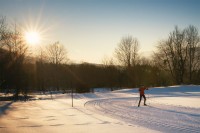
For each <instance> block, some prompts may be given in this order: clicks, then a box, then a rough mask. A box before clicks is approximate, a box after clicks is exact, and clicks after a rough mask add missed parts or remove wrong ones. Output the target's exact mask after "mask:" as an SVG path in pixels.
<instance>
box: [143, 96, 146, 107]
mask: <svg viewBox="0 0 200 133" xmlns="http://www.w3.org/2000/svg"><path fill="white" fill-rule="evenodd" d="M143 97H144V105H146V96H145V95H143Z"/></svg>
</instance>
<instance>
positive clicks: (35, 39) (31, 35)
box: [25, 31, 40, 45]
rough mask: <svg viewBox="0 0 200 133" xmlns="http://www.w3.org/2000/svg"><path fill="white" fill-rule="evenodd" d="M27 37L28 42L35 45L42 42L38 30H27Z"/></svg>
mask: <svg viewBox="0 0 200 133" xmlns="http://www.w3.org/2000/svg"><path fill="white" fill-rule="evenodd" d="M25 39H26V41H27V43H29V44H34V45H35V44H38V43H39V42H40V35H39V33H38V32H34V31H31V32H26V33H25Z"/></svg>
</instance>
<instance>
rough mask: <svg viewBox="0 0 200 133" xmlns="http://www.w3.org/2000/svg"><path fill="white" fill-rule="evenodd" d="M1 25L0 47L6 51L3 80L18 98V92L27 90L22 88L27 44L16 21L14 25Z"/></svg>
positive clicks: (2, 22)
mask: <svg viewBox="0 0 200 133" xmlns="http://www.w3.org/2000/svg"><path fill="white" fill-rule="evenodd" d="M1 24H3V25H4V24H6V22H5V21H1ZM1 27H3V30H1V33H0V34H1V48H2V49H4V50H5V51H6V53H7V55H6V62H4V65H5V69H4V74H5V82H6V83H7V84H8V85H9V86H11V88H14V89H15V94H14V95H15V98H18V95H19V93H20V92H22V91H24V92H27V90H25V89H24V88H23V87H24V86H23V84H25V75H24V73H25V72H24V70H23V66H24V63H25V57H26V55H27V51H28V46H27V45H26V43H25V41H24V37H23V35H22V32H21V30H20V27H17V24H16V23H15V24H14V27H12V26H9V27H7V26H6V27H5V26H1ZM1 29H2V28H1ZM2 31H3V32H2Z"/></svg>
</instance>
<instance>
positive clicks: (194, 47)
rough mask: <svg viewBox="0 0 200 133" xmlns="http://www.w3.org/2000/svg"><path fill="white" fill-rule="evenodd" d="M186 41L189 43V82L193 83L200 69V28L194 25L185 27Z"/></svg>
mask: <svg viewBox="0 0 200 133" xmlns="http://www.w3.org/2000/svg"><path fill="white" fill-rule="evenodd" d="M185 33H186V41H187V43H188V47H189V48H188V56H189V59H188V61H187V65H188V69H189V70H188V73H189V83H192V80H193V78H194V76H193V75H194V74H195V73H196V72H197V71H198V70H199V69H200V37H199V33H198V29H197V28H196V27H194V26H192V25H190V26H189V27H187V28H186V29H185Z"/></svg>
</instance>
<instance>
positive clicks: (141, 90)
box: [139, 87, 148, 95]
mask: <svg viewBox="0 0 200 133" xmlns="http://www.w3.org/2000/svg"><path fill="white" fill-rule="evenodd" d="M144 90H148V88H145V87H140V88H139V92H140V95H144Z"/></svg>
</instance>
